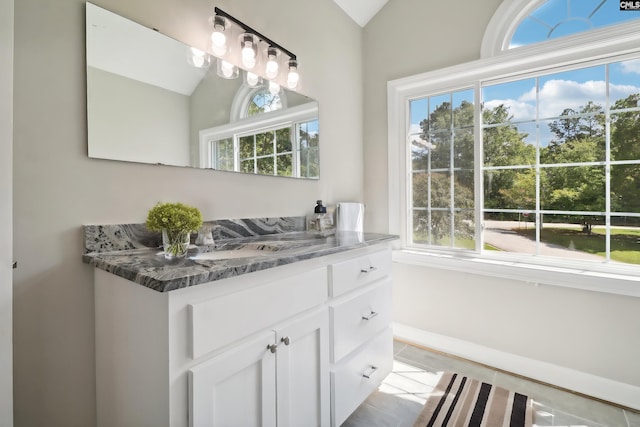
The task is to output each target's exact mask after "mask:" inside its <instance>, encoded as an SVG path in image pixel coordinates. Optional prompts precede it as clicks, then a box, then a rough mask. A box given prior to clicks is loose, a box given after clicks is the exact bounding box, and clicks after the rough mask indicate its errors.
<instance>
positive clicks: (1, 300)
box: [0, 0, 13, 426]
mask: <svg viewBox="0 0 640 427" xmlns="http://www.w3.org/2000/svg"><path fill="white" fill-rule="evenodd" d="M12 120H13V0H0V153H2V155H0V242H2V246H0V425H3V423H6V425H7V426H10V425H12V421H13V364H12V357H13V351H12V340H13V309H12V301H13V290H12V283H11V275H12V271H11V264H12V260H13V258H12V257H13V254H12V247H11V246H12V239H13V237H12V234H13V232H12V229H11V221H12V206H13V197H12V193H13V185H12V183H13V176H12V175H13V166H12V160H13V123H12Z"/></svg>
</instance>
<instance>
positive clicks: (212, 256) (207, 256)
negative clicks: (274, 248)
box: [189, 248, 269, 260]
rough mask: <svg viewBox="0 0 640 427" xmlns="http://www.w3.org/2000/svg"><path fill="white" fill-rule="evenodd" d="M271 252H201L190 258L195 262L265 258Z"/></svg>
mask: <svg viewBox="0 0 640 427" xmlns="http://www.w3.org/2000/svg"><path fill="white" fill-rule="evenodd" d="M267 253H269V251H265V250H260V249H246V248H242V249H230V250H217V251H212V252H201V253H198V254H195V255H193V256H190V257H189V258H191V259H194V260H218V259H235V258H249V257H258V256H264V255H266V254H267Z"/></svg>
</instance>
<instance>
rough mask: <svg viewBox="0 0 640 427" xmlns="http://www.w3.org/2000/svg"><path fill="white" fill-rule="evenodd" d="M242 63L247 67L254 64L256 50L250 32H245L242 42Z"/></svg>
mask: <svg viewBox="0 0 640 427" xmlns="http://www.w3.org/2000/svg"><path fill="white" fill-rule="evenodd" d="M242 64H243V65H244V66H245V67H247V68H249V69H252V68H253V67H255V66H256V51H255V48H254V45H253V36H251V35H250V34H245V36H244V41H243V42H242Z"/></svg>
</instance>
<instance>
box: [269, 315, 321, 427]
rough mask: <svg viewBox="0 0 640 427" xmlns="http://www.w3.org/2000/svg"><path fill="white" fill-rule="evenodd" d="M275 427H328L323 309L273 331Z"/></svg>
mask: <svg viewBox="0 0 640 427" xmlns="http://www.w3.org/2000/svg"><path fill="white" fill-rule="evenodd" d="M276 342H277V343H278V352H277V355H278V357H277V365H276V371H277V390H278V402H277V404H278V410H277V414H278V427H298V426H329V425H330V415H331V402H330V395H329V393H330V389H329V387H330V376H329V375H330V374H329V317H328V312H327V310H326V309H322V310H320V311H316V312H315V313H313V314H311V315H308V316H304V317H301V318H296V320H295V321H294V322H292V323H291V324H290V325H286V326H284V327H283V328H280V329H278V330H277V331H276Z"/></svg>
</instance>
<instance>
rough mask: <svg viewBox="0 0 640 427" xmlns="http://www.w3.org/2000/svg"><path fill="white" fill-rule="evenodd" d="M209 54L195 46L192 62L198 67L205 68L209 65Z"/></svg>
mask: <svg viewBox="0 0 640 427" xmlns="http://www.w3.org/2000/svg"><path fill="white" fill-rule="evenodd" d="M207 59H208V58H207V56H206V54H205V53H204V52H203V51H201V50H200V49H196V48H195V47H192V48H191V64H193V66H194V67H197V68H204V67H205V66H207V65H208V64H207V62H208V61H207Z"/></svg>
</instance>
